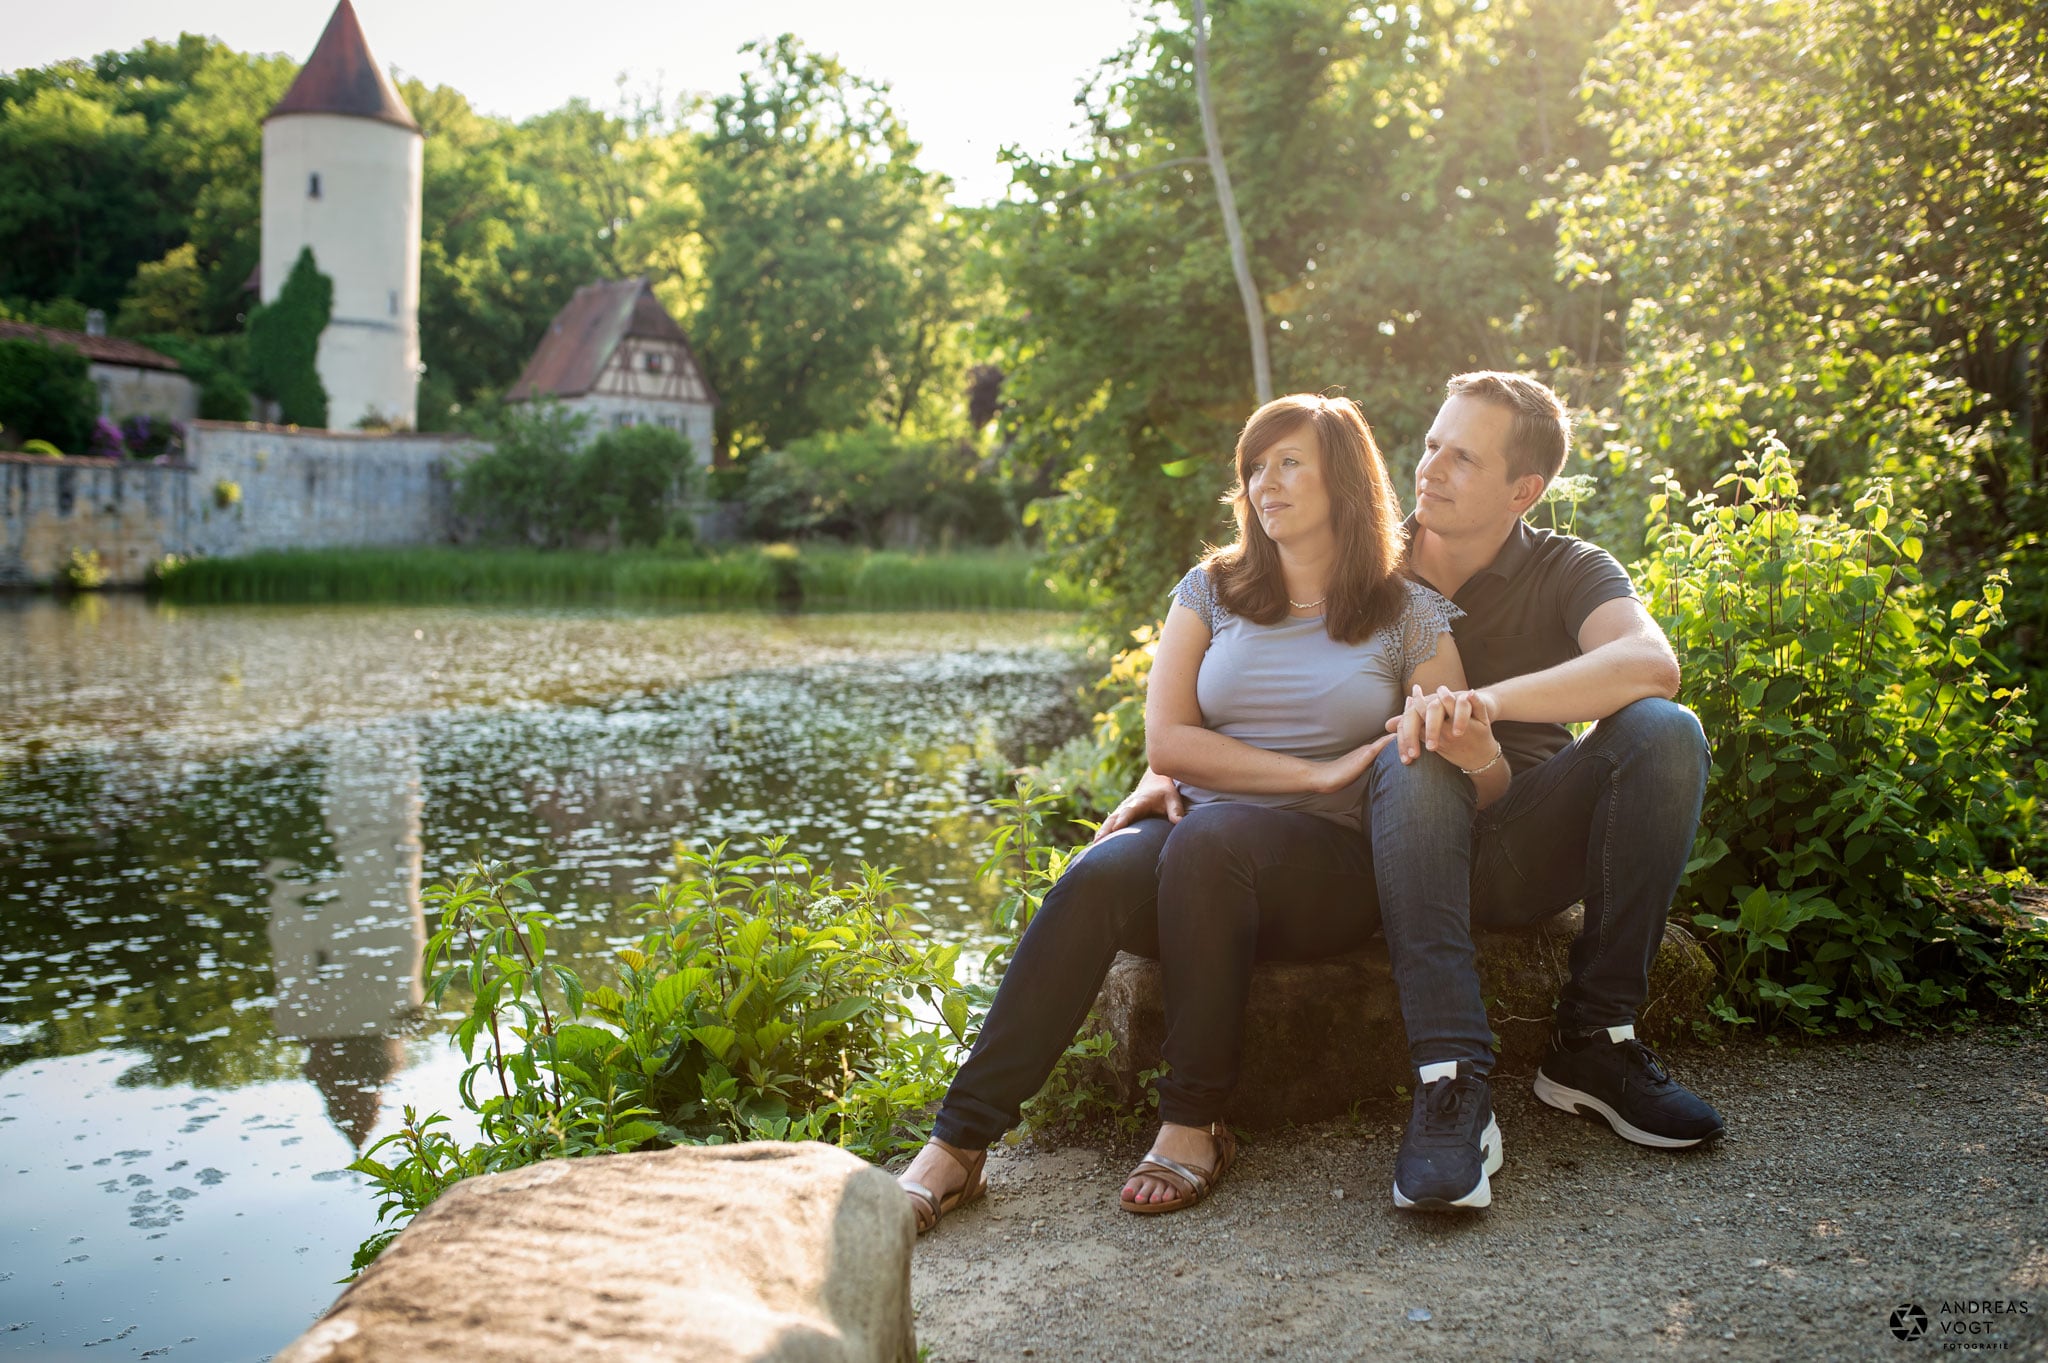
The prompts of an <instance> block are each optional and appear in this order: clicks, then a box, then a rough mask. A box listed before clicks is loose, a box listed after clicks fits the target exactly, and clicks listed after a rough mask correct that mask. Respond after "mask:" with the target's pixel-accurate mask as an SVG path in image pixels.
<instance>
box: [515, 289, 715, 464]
mask: <svg viewBox="0 0 2048 1363" xmlns="http://www.w3.org/2000/svg"><path fill="white" fill-rule="evenodd" d="M505 398H506V400H507V401H508V402H531V401H535V400H539V399H547V398H552V399H554V400H555V401H557V402H560V403H561V404H562V405H563V406H564V407H566V408H568V409H569V410H571V411H575V412H582V413H585V414H587V415H588V416H589V418H590V425H589V433H590V434H591V435H593V436H594V435H596V434H597V433H598V432H600V431H608V430H618V429H621V428H623V427H627V426H641V425H651V426H662V427H666V428H667V429H669V430H672V431H676V432H679V433H680V434H682V435H684V436H686V437H688V439H689V441H690V445H691V447H692V448H693V449H695V451H696V453H697V459H698V461H699V462H700V463H707V464H708V463H709V462H710V461H711V453H712V419H713V415H714V413H715V412H716V411H717V407H718V395H717V394H716V393H714V392H713V391H712V389H711V380H710V379H709V378H707V377H706V376H705V374H704V367H703V366H702V365H701V364H699V363H698V362H697V353H696V351H694V350H692V349H691V348H690V338H689V337H687V336H685V335H684V334H683V329H682V327H680V326H678V325H677V324H676V320H675V318H673V317H671V316H669V315H668V309H667V308H664V307H663V306H662V305H661V302H660V300H659V299H657V298H656V297H655V296H654V290H653V288H652V287H651V286H649V284H648V283H647V281H646V280H644V279H621V280H616V281H606V282H603V283H598V284H585V285H584V286H583V287H582V288H580V289H578V290H576V296H575V297H573V298H571V299H570V300H569V301H568V303H567V304H566V305H565V306H564V307H563V308H562V310H561V311H560V312H558V313H556V314H555V320H554V321H552V322H550V323H549V324H548V330H547V335H545V336H543V337H542V338H541V342H540V347H539V349H537V350H535V351H534V352H533V358H532V359H530V360H528V361H527V362H526V368H525V370H524V371H523V372H522V373H521V374H520V375H519V381H518V382H517V383H515V384H513V385H512V387H511V389H510V390H509V391H507V392H506V394H505Z"/></svg>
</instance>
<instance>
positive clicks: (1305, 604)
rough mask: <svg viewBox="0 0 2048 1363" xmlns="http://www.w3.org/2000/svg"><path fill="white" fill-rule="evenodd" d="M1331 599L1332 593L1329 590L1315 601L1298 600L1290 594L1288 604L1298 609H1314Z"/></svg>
mask: <svg viewBox="0 0 2048 1363" xmlns="http://www.w3.org/2000/svg"><path fill="white" fill-rule="evenodd" d="M1329 599H1330V595H1329V593H1328V592H1325V593H1323V594H1322V595H1321V596H1319V597H1317V598H1316V599H1315V600H1313V601H1296V600H1295V599H1294V598H1293V597H1291V596H1290V597H1288V598H1287V604H1288V605H1290V606H1292V607H1294V608H1295V609H1296V610H1298V611H1312V610H1314V609H1315V608H1316V607H1317V606H1320V605H1322V604H1323V603H1324V602H1325V601H1328V600H1329Z"/></svg>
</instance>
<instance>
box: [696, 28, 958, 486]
mask: <svg viewBox="0 0 2048 1363" xmlns="http://www.w3.org/2000/svg"><path fill="white" fill-rule="evenodd" d="M744 50H745V52H746V53H748V54H749V55H752V56H754V57H755V58H757V60H758V65H757V66H755V67H754V68H753V69H751V70H747V71H743V72H742V73H741V75H740V88H739V91H738V93H736V94H731V95H722V96H719V97H718V98H716V99H714V100H712V101H711V104H710V108H709V109H708V111H707V113H708V116H709V122H710V126H709V128H708V129H707V130H706V132H705V134H704V135H703V136H702V137H701V138H700V139H699V140H698V141H697V143H696V145H695V147H694V151H693V160H692V175H691V179H690V183H691V188H692V189H693V191H694V194H695V200H696V201H695V204H694V205H691V206H690V207H691V210H692V211H691V212H690V213H689V214H688V215H687V216H688V217H690V218H694V220H695V221H694V225H695V227H696V229H697V230H698V231H699V232H701V235H702V240H703V243H704V246H703V252H702V257H701V269H702V281H703V282H702V290H703V292H702V298H703V303H702V308H701V311H699V312H698V313H697V314H696V317H695V320H694V321H693V323H692V328H693V331H694V332H695V334H696V337H697V339H698V341H699V342H700V343H701V352H702V354H703V356H704V359H705V362H706V363H707V364H708V365H709V366H710V369H711V378H712V382H713V384H714V386H715V387H716V388H717V389H718V392H719V395H720V397H721V398H722V399H723V400H724V405H723V406H721V407H720V409H719V413H718V419H719V422H720V428H721V431H722V433H723V438H725V439H727V440H728V441H729V443H730V444H731V446H732V448H733V450H734V451H735V452H736V453H745V452H750V451H753V450H757V449H761V448H764V447H765V448H777V447H781V446H786V445H787V444H789V443H790V442H791V441H793V440H799V439H802V438H803V437H805V436H809V435H813V434H815V433H817V432H820V431H833V430H845V429H849V428H854V427H858V426H860V425H862V424H864V423H865V422H867V421H868V420H870V419H872V418H878V417H880V418H884V419H888V420H890V422H891V424H892V425H896V426H899V427H900V426H901V425H902V424H903V422H904V420H906V419H907V417H908V416H909V415H910V413H911V412H912V411H914V410H915V409H916V408H917V406H918V404H919V401H920V398H921V396H922V392H923V389H924V388H925V387H926V386H927V385H928V382H929V378H930V371H931V369H932V368H933V351H934V348H935V347H937V346H939V345H941V344H942V342H943V341H944V340H945V338H946V335H947V332H948V330H949V328H950V326H951V325H952V324H953V322H954V321H955V320H956V318H955V312H954V309H953V306H952V293H953V291H954V289H955V287H956V286H955V282H954V280H955V276H956V271H954V270H952V269H950V268H945V266H946V265H948V264H950V260H949V259H948V257H947V255H946V252H947V250H948V248H947V247H946V246H945V245H944V243H943V240H941V239H943V237H944V236H945V235H946V234H947V233H948V232H950V231H954V230H957V224H955V223H953V221H952V220H949V219H946V218H944V217H942V216H941V213H940V209H941V207H942V195H943V191H944V187H945V182H944V181H943V180H942V179H940V178H939V177H937V176H934V175H932V174H930V173H929V172H926V171H924V170H921V169H919V168H918V166H917V163H916V157H917V151H918V147H917V144H916V143H915V142H913V141H912V140H911V139H910V136H909V134H908V132H907V131H905V129H904V127H903V124H902V123H901V121H900V120H898V119H897V117H896V115H895V113H894V111H893V110H892V109H891V108H890V107H889V104H888V102H887V92H886V90H885V89H884V88H883V87H881V86H878V85H876V84H874V83H873V82H871V81H866V80H862V79H860V78H859V77H857V76H855V75H853V74H851V73H850V72H848V71H847V70H846V69H845V67H843V66H841V65H840V63H839V62H838V61H837V60H835V59H833V58H831V57H828V56H823V55H821V54H819V53H815V52H812V51H809V50H807V49H806V48H805V47H804V46H803V45H802V44H801V43H800V42H798V41H797V39H796V38H794V37H792V36H790V35H787V34H785V35H783V36H782V37H780V38H777V39H775V40H774V41H772V42H762V43H754V44H750V45H749V46H748V47H747V48H746V49H744ZM931 253H937V254H938V256H939V259H935V260H933V261H932V262H930V263H931V264H933V265H934V266H937V267H939V268H934V269H932V270H929V271H925V270H924V265H925V263H926V262H925V260H924V257H925V256H926V255H927V254H931ZM962 371H963V372H962V373H960V375H959V376H958V377H959V379H960V380H961V381H964V378H965V375H964V365H963V366H962ZM878 398H879V399H880V400H879V401H878Z"/></svg>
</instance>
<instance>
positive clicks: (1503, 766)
mask: <svg viewBox="0 0 2048 1363" xmlns="http://www.w3.org/2000/svg"><path fill="white" fill-rule="evenodd" d="M1408 681H1409V698H1410V701H1411V703H1412V701H1413V700H1414V698H1415V697H1417V696H1422V697H1428V696H1431V695H1436V694H1438V693H1439V692H1441V691H1446V690H1448V691H1463V690H1464V689H1465V661H1464V659H1462V658H1460V657H1459V656H1458V645H1457V644H1456V643H1455V642H1454V641H1453V640H1452V638H1451V636H1450V633H1449V632H1448V631H1446V632H1445V633H1443V634H1439V635H1438V636H1437V640H1436V653H1435V655H1434V656H1433V657H1431V658H1430V659H1429V661H1427V662H1425V663H1423V664H1421V665H1420V666H1418V667H1417V668H1416V669H1415V672H1414V675H1413V676H1411V677H1409V679H1408ZM1423 746H1424V747H1426V748H1428V749H1430V750H1431V751H1432V752H1435V753H1438V754H1440V755H1441V756H1442V757H1443V758H1444V759H1445V760H1447V761H1450V762H1454V763H1456V764H1457V766H1458V768H1459V769H1460V770H1461V771H1463V772H1465V773H1466V775H1467V776H1469V777H1471V780H1472V790H1473V793H1474V794H1475V795H1477V796H1478V797H1479V807H1480V808H1481V809H1484V808H1486V807H1487V806H1488V805H1490V804H1492V803H1493V802H1494V801H1495V800H1498V799H1499V798H1500V797H1501V796H1503V795H1505V794H1507V793H1508V782H1509V781H1510V780H1511V779H1513V774H1512V773H1511V772H1509V770H1508V759H1507V754H1506V753H1504V752H1502V751H1501V746H1500V741H1499V740H1498V739H1496V738H1495V737H1494V736H1493V725H1492V724H1491V723H1489V722H1487V721H1485V720H1483V719H1481V718H1479V717H1478V716H1476V715H1475V716H1474V717H1473V718H1471V719H1468V720H1466V721H1465V725H1464V731H1463V732H1462V733H1459V734H1453V732H1452V726H1451V725H1449V724H1442V725H1439V726H1437V728H1436V730H1435V732H1434V733H1425V734H1424V736H1423ZM1496 759H1497V760H1496ZM1482 769H1483V770H1482ZM1475 773H1476V774H1475Z"/></svg>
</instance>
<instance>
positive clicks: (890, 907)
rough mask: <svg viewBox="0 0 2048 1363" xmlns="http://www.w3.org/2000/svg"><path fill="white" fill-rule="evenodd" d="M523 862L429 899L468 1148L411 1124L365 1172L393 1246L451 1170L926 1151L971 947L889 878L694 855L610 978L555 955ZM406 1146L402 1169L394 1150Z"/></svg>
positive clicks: (369, 1158)
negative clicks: (936, 941) (931, 938)
mask: <svg viewBox="0 0 2048 1363" xmlns="http://www.w3.org/2000/svg"><path fill="white" fill-rule="evenodd" d="M530 897H531V890H530V887H529V885H528V882H527V873H524V872H521V873H518V874H514V875H511V876H505V877H500V876H498V875H497V874H495V873H494V872H492V871H491V870H489V869H488V868H485V867H479V868H477V870H476V871H474V872H473V873H471V874H467V875H464V876H462V877H461V878H460V879H458V880H457V881H456V882H455V883H453V884H452V885H450V884H443V885H436V886H434V887H433V888H431V889H430V890H428V891H427V893H426V899H427V902H428V904H429V905H430V906H432V908H433V909H434V910H435V911H436V913H437V916H438V926H437V928H436V930H435V932H434V934H433V936H432V937H431V938H430V940H429V941H428V944H427V974H428V976H429V977H430V981H431V982H430V984H429V986H428V998H429V999H430V1000H431V1001H432V1002H433V1003H435V1004H437V1005H438V1004H440V1003H441V1002H442V1001H443V1000H444V999H446V998H448V997H450V996H451V995H454V996H459V997H461V998H463V999H464V1000H465V1001H466V1007H467V1012H466V1016H465V1017H464V1018H463V1021H462V1022H461V1024H460V1026H459V1027H458V1028H457V1030H456V1034H455V1040H456V1043H457V1044H458V1045H459V1046H460V1047H461V1048H462V1052H463V1057H464V1059H465V1060H467V1061H468V1062H469V1067H468V1069H466V1070H465V1071H464V1073H463V1076H462V1083H461V1096H462V1101H463V1105H464V1106H465V1107H466V1108H467V1109H469V1110H470V1111H471V1112H472V1113H474V1114H475V1116H476V1118H477V1122H478V1127H479V1132H480V1139H479V1141H478V1143H477V1144H476V1145H475V1146H473V1147H469V1148H464V1147H462V1146H461V1145H459V1144H458V1143H457V1142H455V1141H453V1140H451V1139H449V1138H448V1137H446V1136H445V1134H443V1133H440V1132H435V1131H433V1130H432V1127H433V1126H434V1125H436V1124H437V1123H438V1122H439V1121H440V1120H441V1119H439V1118H428V1119H426V1120H425V1121H420V1120H417V1119H416V1118H415V1115H414V1114H413V1113H411V1112H408V1113H407V1114H406V1123H405V1127H404V1128H403V1129H402V1130H401V1131H399V1132H397V1133H395V1134H393V1135H391V1136H388V1137H386V1138H385V1139H384V1140H382V1141H380V1142H378V1143H377V1145H375V1146H373V1147H371V1149H370V1150H369V1151H367V1152H366V1153H365V1154H364V1156H363V1157H362V1158H361V1159H359V1160H357V1161H356V1162H355V1164H354V1165H352V1166H351V1167H352V1168H354V1169H357V1170H359V1171H360V1172H362V1173H365V1174H367V1175H369V1177H370V1179H371V1181H372V1183H373V1185H374V1186H375V1187H376V1188H377V1190H378V1192H379V1194H380V1195H381V1196H382V1198H383V1202H382V1204H381V1206H380V1207H379V1219H380V1221H393V1222H396V1223H398V1224H395V1225H391V1226H387V1227H385V1228H383V1229H381V1230H380V1231H379V1232H378V1234H377V1235H376V1236H373V1237H372V1238H371V1240H369V1241H367V1242H365V1244H364V1245H363V1247H362V1249H361V1250H360V1251H359V1252H358V1254H357V1256H356V1263H355V1267H356V1268H357V1269H360V1268H361V1267H363V1266H364V1265H365V1264H366V1263H368V1262H369V1261H370V1260H371V1259H373V1258H375V1256H376V1254H377V1253H378V1252H379V1251H381V1249H382V1248H383V1243H384V1242H386V1241H388V1240H389V1238H390V1236H391V1235H392V1234H393V1233H395V1232H396V1230H397V1229H399V1228H400V1226H402V1224H403V1222H404V1221H406V1220H409V1219H410V1218H411V1217H412V1216H413V1215H414V1214H416V1213H417V1212H418V1211H419V1210H420V1209H421V1208H422V1207H425V1206H426V1205H428V1204H429V1203H430V1202H432V1201H433V1200H434V1198H435V1197H438V1196H439V1195H440V1194H441V1193H442V1192H444V1191H446V1189H447V1188H448V1187H450V1186H451V1185H452V1184H453V1183H454V1182H455V1181H456V1180H458V1179H460V1178H464V1177H467V1176H469V1175H470V1174H475V1173H485V1172H491V1171H495V1170H501V1169H510V1168H517V1167H520V1166H522V1165H526V1164H531V1163H533V1162H535V1161H537V1160H542V1159H555V1158H565V1157H575V1156H580V1155H593V1154H603V1153H609V1152H616V1151H626V1150H634V1149H639V1148H642V1147H647V1146H660V1145H671V1144H721V1143H724V1142H727V1141H743V1140H829V1141H833V1142H835V1143H837V1144H839V1145H841V1146H844V1147H845V1148H847V1149H849V1150H852V1151H854V1152H855V1153H857V1154H860V1155H863V1156H865V1157H867V1158H871V1159H880V1158H884V1157H886V1156H888V1155H890V1154H892V1153H894V1152H895V1151H897V1150H900V1149H905V1148H909V1147H912V1146H915V1145H917V1144H919V1143H921V1142H922V1141H923V1140H924V1138H925V1137H926V1135H927V1134H928V1133H929V1129H930V1119H929V1115H928V1109H929V1108H930V1107H931V1106H932V1105H933V1104H934V1103H935V1102H936V1100H937V1099H938V1097H939V1096H940V1095H941V1094H942V1093H943V1091H944V1087H945V1083H946V1081H947V1080H948V1079H949V1078H950V1077H951V1071H952V1058H953V1054H954V1052H955V1050H956V1049H957V1048H958V1047H959V1046H960V1045H961V1044H963V1042H964V1040H965V1037H966V1031H967V1026H968V1003H967V997H966V995H965V994H964V992H963V991H962V990H961V989H960V987H959V985H958V984H957V982H956V981H955V980H954V978H953V966H954V962H955V961H956V960H957V958H958V956H959V954H960V948H959V946H958V945H930V944H928V943H927V942H926V941H925V940H924V934H923V933H922V931H921V930H920V928H919V925H918V923H917V921H916V919H915V917H914V915H913V914H912V913H911V911H910V910H909V909H908V908H907V907H906V906H905V905H904V904H903V902H902V900H901V896H900V892H899V891H898V889H897V887H896V885H895V884H894V882H893V881H892V880H891V878H890V873H889V872H887V871H885V870H882V869H879V868H876V867H872V866H865V865H864V866H862V868H861V870H860V873H859V875H858V876H857V877H856V878H855V879H853V880H852V881H850V882H848V883H845V884H840V883H835V881H834V880H833V879H832V878H831V877H830V876H828V875H824V874H821V873H817V872H814V871H813V870H812V868H811V866H810V864H809V862H808V861H806V860H805V859H804V858H803V857H801V856H797V855H794V854H791V853H789V852H788V851H787V850H786V847H785V844H784V842H783V840H781V839H769V840H767V841H765V842H764V843H763V846H762V852H761V854H760V855H751V856H741V857H730V856H728V855H727V853H726V848H725V845H724V844H720V845H718V846H716V847H713V848H709V849H707V850H706V851H704V852H702V853H698V852H690V851H683V850H680V849H679V851H678V857H677V875H676V878H675V879H674V880H673V881H671V882H670V883H668V884H665V885H664V886H662V887H661V888H660V889H659V890H658V891H657V892H656V894H655V897H654V898H653V900H651V901H650V902H647V903H645V904H642V905H640V906H638V909H637V910H636V912H637V913H638V914H639V915H640V916H641V917H643V918H644V919H645V920H646V922H647V930H646V932H645V934H644V935H643V936H642V937H641V939H640V941H639V943H638V944H637V945H636V946H631V947H622V948H620V949H619V951H618V953H617V956H618V972H617V979H616V983H613V984H606V985H602V986H599V987H596V988H589V987H586V985H585V983H584V981H583V980H582V979H581V978H580V977H578V976H577V974H576V973H575V972H574V971H573V970H571V969H569V968H568V967H567V966H564V965H562V964H560V963H559V962H557V961H554V960H552V959H551V958H550V957H549V955H548V937H549V933H550V930H551V929H552V927H553V926H554V922H555V919H554V916H553V915H552V914H550V913H548V912H547V911H546V910H544V909H542V908H538V907H535V906H533V905H532V904H531V903H530V902H529V900H530ZM391 1147H396V1148H397V1158H396V1159H394V1160H393V1161H392V1162H390V1163H385V1162H383V1161H380V1160H379V1159H378V1158H377V1156H378V1155H379V1154H381V1153H382V1152H383V1151H385V1150H386V1149H387V1148H391Z"/></svg>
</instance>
